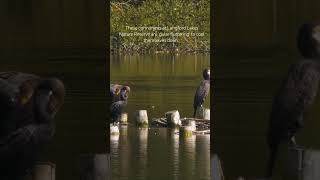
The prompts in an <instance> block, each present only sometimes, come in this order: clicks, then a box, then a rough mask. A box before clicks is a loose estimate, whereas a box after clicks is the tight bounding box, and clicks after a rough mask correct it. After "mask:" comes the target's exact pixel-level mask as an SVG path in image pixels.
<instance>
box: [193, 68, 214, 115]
mask: <svg viewBox="0 0 320 180" xmlns="http://www.w3.org/2000/svg"><path fill="white" fill-rule="evenodd" d="M202 76H203V80H202V81H201V82H200V85H199V87H198V88H197V91H196V93H195V95H194V100H193V109H194V112H193V117H194V118H195V116H196V112H197V109H198V108H199V107H202V104H203V103H204V100H205V99H206V97H207V96H208V94H209V92H210V69H205V70H204V71H203V73H202Z"/></svg>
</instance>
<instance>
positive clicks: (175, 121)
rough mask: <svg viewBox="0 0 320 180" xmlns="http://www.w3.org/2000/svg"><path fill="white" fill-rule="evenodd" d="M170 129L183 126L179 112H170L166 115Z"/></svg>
mask: <svg viewBox="0 0 320 180" xmlns="http://www.w3.org/2000/svg"><path fill="white" fill-rule="evenodd" d="M165 116H166V119H167V123H168V127H177V126H180V125H181V120H180V114H179V111H178V110H173V111H168V112H166V113H165Z"/></svg>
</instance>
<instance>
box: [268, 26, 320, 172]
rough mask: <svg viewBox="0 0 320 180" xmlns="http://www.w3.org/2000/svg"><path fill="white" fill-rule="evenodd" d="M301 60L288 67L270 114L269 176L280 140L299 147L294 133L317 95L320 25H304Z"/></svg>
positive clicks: (299, 40) (299, 44)
mask: <svg viewBox="0 0 320 180" xmlns="http://www.w3.org/2000/svg"><path fill="white" fill-rule="evenodd" d="M297 44H298V49H299V50H300V53H301V54H302V56H303V59H302V61H300V62H299V63H297V64H294V65H292V66H291V67H290V68H289V71H288V74H287V76H286V79H285V80H284V81H283V83H282V85H281V86H280V88H279V89H278V91H277V92H276V94H275V96H274V99H273V103H272V110H271V114H270V122H269V129H268V134H267V143H268V146H269V148H270V157H269V162H268V165H267V177H268V178H270V177H271V176H272V172H273V168H274V165H275V161H276V154H277V151H278V146H279V144H280V143H289V144H291V145H293V146H296V142H295V134H296V133H297V132H298V131H299V130H300V129H301V128H302V126H303V120H304V114H305V113H306V111H307V110H308V109H309V107H310V106H311V105H312V103H313V101H314V99H315V96H316V95H317V91H318V86H319V80H320V53H319V52H320V26H318V25H316V24H304V25H303V26H302V27H301V28H300V30H299V32H298V36H297Z"/></svg>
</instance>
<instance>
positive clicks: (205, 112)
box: [203, 109, 210, 120]
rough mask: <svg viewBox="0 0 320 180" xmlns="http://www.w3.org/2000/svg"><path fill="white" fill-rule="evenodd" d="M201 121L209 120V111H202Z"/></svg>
mask: <svg viewBox="0 0 320 180" xmlns="http://www.w3.org/2000/svg"><path fill="white" fill-rule="evenodd" d="M203 119H207V120H210V109H204V115H203Z"/></svg>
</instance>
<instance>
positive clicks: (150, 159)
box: [110, 55, 210, 180]
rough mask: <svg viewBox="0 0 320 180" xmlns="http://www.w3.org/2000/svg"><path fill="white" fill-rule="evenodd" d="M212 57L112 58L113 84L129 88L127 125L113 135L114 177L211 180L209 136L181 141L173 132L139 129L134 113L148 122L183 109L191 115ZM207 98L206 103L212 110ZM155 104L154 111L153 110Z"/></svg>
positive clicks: (185, 115) (182, 139)
mask: <svg viewBox="0 0 320 180" xmlns="http://www.w3.org/2000/svg"><path fill="white" fill-rule="evenodd" d="M209 66H210V64H209V56H208V55H203V56H199V55H197V56H172V55H161V56H160V55H158V56H124V57H119V56H117V57H112V58H111V62H110V68H111V77H110V79H111V82H112V83H118V84H125V85H128V86H130V88H131V94H130V96H129V100H128V106H127V108H126V112H128V116H129V123H130V125H129V126H128V127H121V132H120V136H112V137H111V158H112V160H111V163H112V179H114V180H118V179H121V180H122V179H130V180H131V179H132V180H135V179H150V180H151V179H152V180H154V179H155V180H156V179H159V180H160V179H168V180H171V179H172V180H175V179H187V180H188V179H190V180H191V179H203V180H205V179H210V136H209V135H199V136H192V137H190V138H186V139H184V138H179V136H178V135H176V134H174V133H173V132H172V131H171V130H170V129H166V128H150V129H148V128H147V129H137V128H136V127H135V126H134V125H132V124H133V123H132V121H133V118H132V116H133V113H134V111H135V110H139V109H146V110H147V111H148V116H149V119H151V118H153V117H164V114H165V112H167V111H170V110H175V109H177V110H179V112H180V116H181V117H191V116H192V113H193V107H192V103H193V96H194V92H195V90H196V88H197V86H198V85H199V82H200V80H201V78H202V77H201V74H202V71H203V69H204V68H206V67H209ZM209 104H210V103H209V97H208V99H207V101H206V103H205V106H206V107H209ZM152 106H154V108H152Z"/></svg>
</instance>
